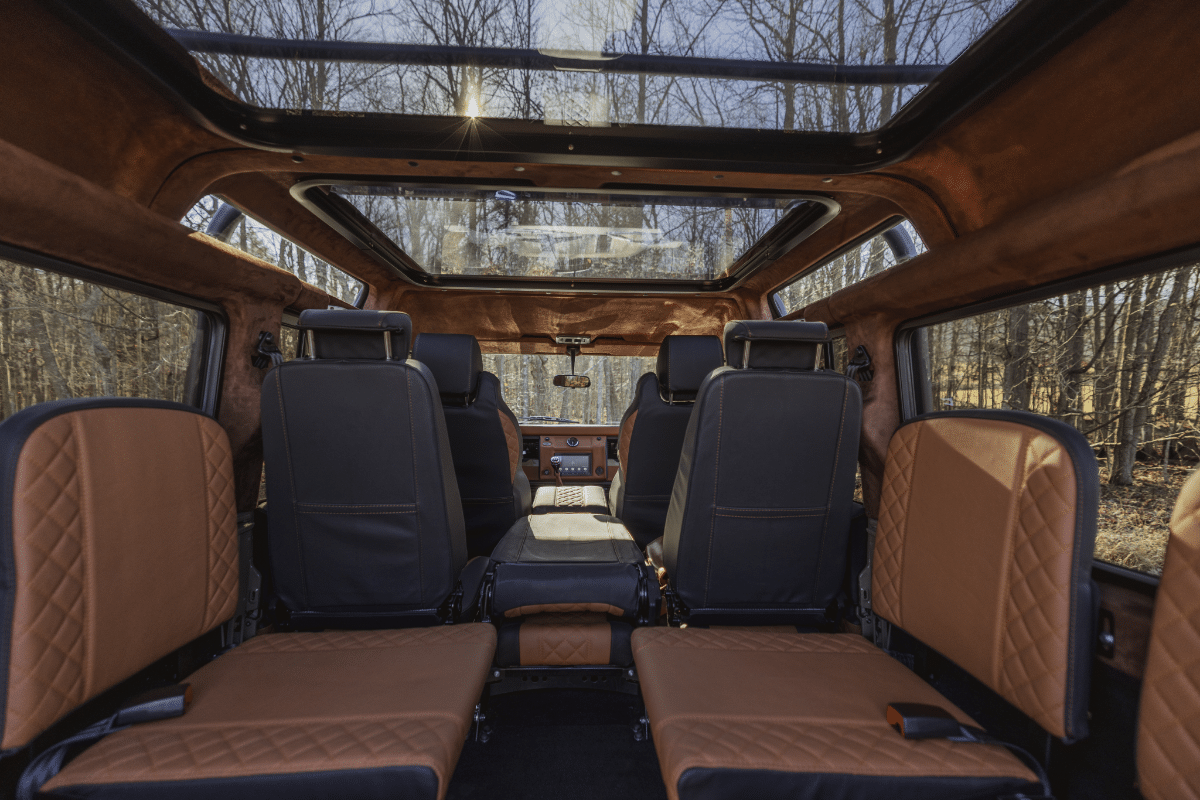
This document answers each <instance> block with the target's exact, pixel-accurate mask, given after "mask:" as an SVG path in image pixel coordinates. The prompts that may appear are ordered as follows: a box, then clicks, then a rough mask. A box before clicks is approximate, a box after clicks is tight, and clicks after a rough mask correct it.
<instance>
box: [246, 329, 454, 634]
mask: <svg viewBox="0 0 1200 800" xmlns="http://www.w3.org/2000/svg"><path fill="white" fill-rule="evenodd" d="M411 325H412V323H411V321H410V320H409V317H408V315H407V314H400V313H396V312H376V311H357V310H341V309H334V310H311V311H305V312H303V313H302V314H301V315H300V329H301V331H302V333H303V335H304V336H305V341H306V342H307V343H308V351H307V352H308V354H310V357H307V358H299V359H295V360H293V361H289V362H287V363H285V364H282V365H280V366H278V367H276V368H274V369H272V370H271V371H270V372H268V373H267V376H266V378H265V380H264V381H263V389H262V426H263V450H264V454H265V456H266V468H267V500H268V504H267V514H268V523H269V524H268V536H267V538H268V543H269V550H270V559H271V569H272V572H273V577H274V581H275V586H276V589H277V591H278V593H279V596H280V598H281V599H282V601H283V603H284V604H285V605H286V606H287V607H288V608H289V609H291V611H292V613H293V616H294V617H295V616H297V615H307V616H319V617H337V616H344V615H350V616H361V615H381V614H396V615H402V616H403V615H416V616H422V615H428V614H431V613H436V612H437V610H438V609H439V608H440V607H441V606H442V605H443V604H444V603H445V601H446V600H447V598H448V596H449V595H450V594H451V592H452V591H453V590H454V588H455V585H456V583H457V581H458V577H459V573H460V571H461V570H462V567H463V565H464V564H465V563H466V560H467V555H466V540H465V538H464V534H463V518H462V504H461V503H460V502H459V497H458V486H457V484H456V482H455V480H454V470H453V467H452V465H451V461H450V445H449V441H448V439H447V436H446V425H445V422H444V420H443V418H442V404H441V400H440V398H439V397H438V393H437V384H436V383H435V381H434V378H433V375H432V374H431V373H430V372H429V370H428V369H427V368H426V367H425V366H424V365H423V364H421V363H419V362H417V361H412V360H405V356H406V354H407V351H408V341H409V336H410V334H411V330H412V327H411ZM314 356H315V357H314Z"/></svg>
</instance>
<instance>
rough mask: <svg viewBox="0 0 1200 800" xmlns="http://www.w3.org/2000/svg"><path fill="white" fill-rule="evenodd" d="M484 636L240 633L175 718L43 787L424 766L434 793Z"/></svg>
mask: <svg viewBox="0 0 1200 800" xmlns="http://www.w3.org/2000/svg"><path fill="white" fill-rule="evenodd" d="M495 639H496V635H495V630H494V629H493V628H492V627H491V626H490V625H483V624H466V625H453V626H438V627H432V628H416V629H411V628H410V629H405V630H387V631H334V632H324V633H289V634H275V635H268V636H260V637H258V638H255V639H251V640H250V641H249V642H247V643H246V644H244V645H242V646H240V647H238V648H237V649H235V650H233V651H231V652H229V653H227V654H226V655H224V656H222V657H220V658H218V659H217V660H216V661H214V662H213V663H211V664H209V665H207V666H205V667H203V668H201V669H200V670H199V671H197V672H196V673H194V674H193V675H192V676H191V677H189V678H188V681H189V682H190V683H191V685H192V693H193V702H192V706H191V707H190V708H189V709H188V711H187V713H186V714H184V715H183V716H182V717H176V718H175V719H169V720H163V721H160V722H151V723H145V724H142V725H135V726H133V727H131V728H128V729H126V730H123V731H120V732H118V733H114V734H112V735H110V736H108V737H106V738H104V739H103V740H101V741H100V742H99V743H98V744H96V745H94V746H93V747H91V748H89V749H88V750H86V751H84V753H83V754H82V755H80V756H79V757H78V758H76V759H75V760H74V761H72V762H71V763H70V764H69V765H68V766H67V767H66V768H65V769H64V770H63V771H62V772H61V773H60V774H59V775H58V776H57V777H55V778H54V779H53V780H51V781H50V782H49V783H48V784H46V786H45V787H44V791H45V792H46V793H48V794H50V795H51V796H54V795H55V794H56V793H60V792H61V796H75V795H74V794H72V791H76V792H77V791H79V787H85V786H95V785H97V784H130V783H146V782H150V781H154V782H170V781H218V780H221V779H224V778H244V777H250V776H262V775H279V774H281V773H286V774H295V773H320V772H334V771H341V770H373V769H386V768H389V767H423V768H427V769H429V770H432V771H433V773H434V774H435V775H436V777H437V785H438V789H437V797H439V798H440V797H444V796H445V794H446V787H447V784H448V782H449V780H450V775H451V773H452V772H453V771H454V765H455V763H456V762H457V760H458V754H459V752H460V751H461V749H462V744H463V741H464V740H465V739H466V736H467V731H468V729H469V728H470V725H471V719H472V711H473V709H474V707H475V703H476V702H477V701H478V698H479V695H480V692H481V691H482V689H483V681H484V677H485V676H486V673H487V668H488V665H489V664H490V663H491V660H492V653H493V651H494V649H495ZM215 786H217V784H214V787H215ZM213 794H214V796H219V792H218V791H217V790H216V789H215V788H214V793H213Z"/></svg>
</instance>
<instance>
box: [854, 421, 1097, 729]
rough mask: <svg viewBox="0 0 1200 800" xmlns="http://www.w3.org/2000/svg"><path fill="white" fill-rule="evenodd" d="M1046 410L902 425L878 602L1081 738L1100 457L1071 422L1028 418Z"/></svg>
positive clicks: (888, 495)
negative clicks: (1075, 447)
mask: <svg viewBox="0 0 1200 800" xmlns="http://www.w3.org/2000/svg"><path fill="white" fill-rule="evenodd" d="M1040 419H1041V418H1036V417H1033V415H1017V414H1015V413H1013V412H1007V415H1005V414H992V415H984V414H983V413H982V412H980V413H979V414H970V415H967V414H963V413H956V414H950V415H937V416H933V417H930V418H925V419H922V420H918V421H915V422H912V423H909V424H907V425H904V426H903V427H901V428H900V429H899V430H898V431H896V434H895V435H894V436H893V438H892V442H891V445H890V447H889V449H888V459H887V464H886V467H885V471H884V483H883V492H882V499H881V503H880V511H879V531H878V535H877V539H876V545H875V558H874V568H873V575H872V578H873V580H872V594H873V602H874V610H875V613H877V614H879V615H880V616H881V617H883V618H884V619H887V620H890V621H891V622H893V623H895V624H896V625H899V626H900V627H902V628H904V629H905V630H906V631H908V632H909V633H910V634H912V635H913V636H915V637H917V638H918V639H920V640H921V641H922V642H924V643H926V644H928V645H929V646H931V647H933V648H934V649H936V650H938V651H939V652H941V653H942V654H943V655H945V656H947V657H948V658H950V659H952V660H954V661H955V662H956V663H957V664H958V665H959V666H961V667H963V668H964V669H966V670H967V671H968V672H970V673H971V674H973V675H974V676H975V677H977V678H978V679H980V680H981V681H983V682H984V683H986V684H987V685H988V686H990V687H991V688H992V689H994V690H995V691H996V692H998V693H999V694H1001V695H1002V696H1004V697H1005V698H1006V699H1008V700H1009V701H1010V702H1011V703H1013V704H1014V705H1016V706H1017V707H1018V708H1020V709H1021V710H1022V711H1024V712H1025V713H1026V714H1028V715H1029V716H1030V717H1032V718H1033V719H1034V721H1036V722H1037V723H1038V724H1039V725H1041V726H1042V727H1043V728H1045V729H1046V730H1047V731H1049V732H1050V733H1052V734H1054V735H1055V736H1059V737H1067V738H1075V737H1080V736H1083V735H1085V734H1086V730H1087V727H1086V725H1087V723H1086V707H1085V706H1086V700H1087V669H1088V664H1089V663H1090V661H1089V652H1090V645H1091V626H1092V624H1093V623H1092V610H1091V597H1090V594H1089V587H1090V579H1089V575H1090V566H1091V560H1092V547H1093V539H1094V535H1095V533H1094V532H1095V515H1096V507H1097V500H1096V494H1095V493H1096V477H1095V471H1096V466H1095V458H1094V456H1092V454H1091V452H1090V449H1087V447H1086V442H1084V443H1083V444H1082V445H1080V447H1082V448H1083V449H1082V452H1074V451H1073V450H1072V446H1073V445H1075V444H1077V441H1078V440H1081V437H1079V436H1078V434H1077V433H1074V431H1073V429H1066V431H1069V433H1066V432H1064V431H1062V429H1061V428H1059V429H1054V430H1051V429H1049V428H1039V427H1036V426H1035V425H1033V424H1026V423H1030V422H1035V423H1036V424H1037V425H1040V424H1042V423H1041V422H1037V420H1040ZM1044 422H1045V424H1046V425H1049V424H1050V421H1049V420H1046V421H1044ZM1056 424H1057V423H1056ZM1062 428H1065V426H1062ZM1058 433H1062V435H1061V436H1060V435H1058ZM1052 434H1054V435H1052Z"/></svg>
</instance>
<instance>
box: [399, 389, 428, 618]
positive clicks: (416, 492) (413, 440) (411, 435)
mask: <svg viewBox="0 0 1200 800" xmlns="http://www.w3.org/2000/svg"><path fill="white" fill-rule="evenodd" d="M404 385H405V387H407V389H408V454H409V456H410V457H411V458H412V466H413V496H414V497H415V498H416V504H418V505H419V504H420V502H421V479H420V473H419V472H418V468H417V447H416V444H417V432H416V430H415V429H414V427H413V388H412V371H411V370H405V371H404ZM424 538H425V536H424V533H423V532H422V530H421V515H420V514H418V515H417V591H418V592H419V593H420V596H421V597H422V598H424V597H425V565H424V563H422V559H421V550H422V547H421V545H422V544H423V543H424Z"/></svg>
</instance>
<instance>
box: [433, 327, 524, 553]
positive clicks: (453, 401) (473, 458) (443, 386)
mask: <svg viewBox="0 0 1200 800" xmlns="http://www.w3.org/2000/svg"><path fill="white" fill-rule="evenodd" d="M413 359H414V360H416V361H420V362H421V363H422V364H424V365H425V366H427V367H429V371H430V372H432V373H433V377H434V378H435V379H436V380H437V387H438V391H439V392H440V393H441V398H442V412H443V413H444V414H445V417H446V431H447V433H448V434H449V436H450V452H451V454H452V455H453V457H454V473H455V475H456V476H457V478H458V493H459V495H460V496H461V497H462V506H463V517H464V519H465V521H466V528H467V554H468V555H469V556H472V557H474V556H486V555H488V554H489V553H491V552H492V548H494V547H495V546H496V543H497V542H499V541H500V538H501V537H502V536H504V534H505V532H506V531H507V530H508V529H509V528H511V527H512V524H513V523H514V522H516V521H517V520H518V519H520V518H521V517H524V516H526V515H527V514H529V512H530V488H529V478H527V477H526V476H525V471H524V470H523V469H521V427H520V425H519V424H518V422H517V418H516V416H515V415H514V414H513V412H512V411H511V410H510V409H509V407H508V406H507V405H505V403H504V399H503V398H502V397H501V396H500V380H499V379H498V378H497V377H496V376H495V375H493V374H492V373H490V372H484V371H483V355H482V354H481V353H480V351H479V342H478V341H476V339H475V337H474V336H470V335H468V334H457V333H422V334H421V335H419V336H418V337H417V342H416V344H415V345H414V346H413Z"/></svg>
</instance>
